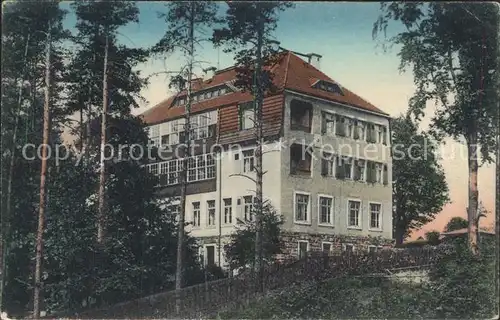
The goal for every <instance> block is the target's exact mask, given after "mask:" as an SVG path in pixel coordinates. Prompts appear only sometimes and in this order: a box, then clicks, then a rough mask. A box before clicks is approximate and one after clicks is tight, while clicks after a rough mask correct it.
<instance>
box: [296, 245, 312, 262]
mask: <svg viewBox="0 0 500 320" xmlns="http://www.w3.org/2000/svg"><path fill="white" fill-rule="evenodd" d="M301 243H306V244H307V246H306V248H307V249H306V253H308V252H309V251H310V250H311V249H310V245H309V241H307V240H298V241H297V257H298V258H299V259H300V244H301Z"/></svg>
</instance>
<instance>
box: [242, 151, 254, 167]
mask: <svg viewBox="0 0 500 320" xmlns="http://www.w3.org/2000/svg"><path fill="white" fill-rule="evenodd" d="M254 161H255V157H254V152H253V150H245V151H243V172H252V171H254V169H255V167H254Z"/></svg>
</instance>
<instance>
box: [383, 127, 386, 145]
mask: <svg viewBox="0 0 500 320" xmlns="http://www.w3.org/2000/svg"><path fill="white" fill-rule="evenodd" d="M382 132H383V136H382V143H383V144H384V145H386V144H387V127H382Z"/></svg>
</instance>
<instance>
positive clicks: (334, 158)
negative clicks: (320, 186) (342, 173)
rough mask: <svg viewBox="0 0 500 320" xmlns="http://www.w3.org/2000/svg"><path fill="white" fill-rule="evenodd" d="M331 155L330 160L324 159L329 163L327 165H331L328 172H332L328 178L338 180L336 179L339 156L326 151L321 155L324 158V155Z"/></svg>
mask: <svg viewBox="0 0 500 320" xmlns="http://www.w3.org/2000/svg"><path fill="white" fill-rule="evenodd" d="M325 153H326V154H329V155H330V156H329V158H328V159H323V161H327V163H328V164H329V166H328V171H331V174H329V173H328V174H327V175H326V176H327V177H331V178H335V179H336V178H337V177H336V173H337V158H338V155H337V154H335V153H333V152H326V151H323V152H322V153H321V154H322V156H323V157H324V154H325Z"/></svg>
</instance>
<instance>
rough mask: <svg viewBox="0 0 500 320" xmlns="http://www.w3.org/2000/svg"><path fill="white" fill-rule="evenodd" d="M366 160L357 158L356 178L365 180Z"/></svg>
mask: <svg viewBox="0 0 500 320" xmlns="http://www.w3.org/2000/svg"><path fill="white" fill-rule="evenodd" d="M365 163H366V161H365V160H359V159H358V160H356V161H355V165H354V180H356V181H365Z"/></svg>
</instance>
